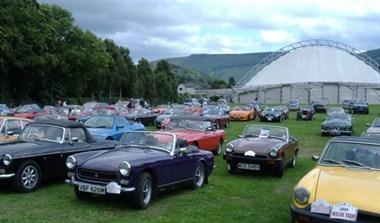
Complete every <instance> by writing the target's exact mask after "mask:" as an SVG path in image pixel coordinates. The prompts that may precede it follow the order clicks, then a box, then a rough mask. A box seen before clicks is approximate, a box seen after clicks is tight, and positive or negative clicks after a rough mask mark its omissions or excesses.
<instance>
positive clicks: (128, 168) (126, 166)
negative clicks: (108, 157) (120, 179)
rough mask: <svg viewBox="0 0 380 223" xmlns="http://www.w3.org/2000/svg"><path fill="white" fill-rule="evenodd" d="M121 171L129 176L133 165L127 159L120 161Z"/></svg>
mask: <svg viewBox="0 0 380 223" xmlns="http://www.w3.org/2000/svg"><path fill="white" fill-rule="evenodd" d="M119 172H120V174H121V175H123V176H129V174H130V173H131V165H130V164H129V163H128V162H127V161H124V162H122V163H120V165H119Z"/></svg>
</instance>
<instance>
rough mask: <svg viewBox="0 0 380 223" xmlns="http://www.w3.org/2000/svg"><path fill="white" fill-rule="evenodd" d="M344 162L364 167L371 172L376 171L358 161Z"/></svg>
mask: <svg viewBox="0 0 380 223" xmlns="http://www.w3.org/2000/svg"><path fill="white" fill-rule="evenodd" d="M342 162H345V163H349V164H354V165H356V166H360V167H364V168H367V169H371V170H372V169H374V168H372V167H370V166H367V165H365V164H363V163H360V162H358V161H355V160H342Z"/></svg>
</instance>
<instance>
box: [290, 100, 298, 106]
mask: <svg viewBox="0 0 380 223" xmlns="http://www.w3.org/2000/svg"><path fill="white" fill-rule="evenodd" d="M298 103H299V102H298V101H297V100H291V101H289V104H292V105H294V104H298Z"/></svg>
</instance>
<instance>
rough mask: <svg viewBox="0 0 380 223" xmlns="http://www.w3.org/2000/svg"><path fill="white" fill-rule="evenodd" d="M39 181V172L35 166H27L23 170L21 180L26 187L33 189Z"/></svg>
mask: <svg viewBox="0 0 380 223" xmlns="http://www.w3.org/2000/svg"><path fill="white" fill-rule="evenodd" d="M37 181H38V172H37V169H36V168H35V167H34V166H27V167H25V169H24V170H23V171H22V174H21V182H22V185H23V186H24V187H25V188H28V189H31V188H33V187H34V186H36V184H37Z"/></svg>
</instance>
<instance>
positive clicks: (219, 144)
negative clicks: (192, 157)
mask: <svg viewBox="0 0 380 223" xmlns="http://www.w3.org/2000/svg"><path fill="white" fill-rule="evenodd" d="M222 150H223V143H222V142H219V143H218V145H217V146H216V149H215V150H214V152H213V153H214V155H220V154H222Z"/></svg>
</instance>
